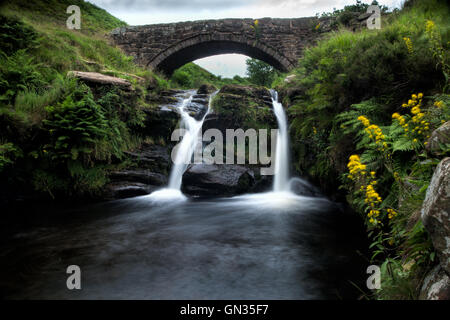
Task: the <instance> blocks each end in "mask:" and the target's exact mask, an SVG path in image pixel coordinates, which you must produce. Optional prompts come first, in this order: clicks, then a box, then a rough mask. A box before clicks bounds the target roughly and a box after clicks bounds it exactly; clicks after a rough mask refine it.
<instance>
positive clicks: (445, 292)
mask: <svg viewBox="0 0 450 320" xmlns="http://www.w3.org/2000/svg"><path fill="white" fill-rule="evenodd" d="M419 299H421V300H449V299H450V279H449V276H448V274H447V273H446V272H445V271H444V269H442V267H441V266H440V265H438V266H436V267H435V268H434V269H433V270H432V271H430V273H429V274H428V275H427V276H426V277H425V279H424V281H423V285H422V288H421V290H420V295H419Z"/></svg>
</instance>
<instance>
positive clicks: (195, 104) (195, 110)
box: [184, 94, 209, 121]
mask: <svg viewBox="0 0 450 320" xmlns="http://www.w3.org/2000/svg"><path fill="white" fill-rule="evenodd" d="M208 104H209V96H208V95H207V94H195V95H193V96H192V100H191V102H190V103H189V104H188V105H187V106H185V107H184V108H185V110H187V111H189V112H191V113H192V114H191V116H192V117H193V118H194V119H195V120H197V121H199V120H201V119H203V117H204V116H205V114H206V111H208Z"/></svg>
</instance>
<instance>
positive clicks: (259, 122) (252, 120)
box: [203, 85, 277, 134]
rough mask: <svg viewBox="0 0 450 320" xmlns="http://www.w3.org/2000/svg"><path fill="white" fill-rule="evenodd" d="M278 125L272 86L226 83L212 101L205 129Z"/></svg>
mask: <svg viewBox="0 0 450 320" xmlns="http://www.w3.org/2000/svg"><path fill="white" fill-rule="evenodd" d="M239 128H241V129H244V130H247V129H250V128H252V129H255V130H257V129H263V128H264V129H270V128H273V129H276V128H277V121H276V118H275V115H274V113H273V111H272V98H271V95H270V92H269V90H267V89H266V88H263V87H251V86H238V85H225V86H223V87H222V89H220V91H219V92H218V93H217V95H216V96H215V97H214V99H213V100H212V103H211V110H210V112H209V113H208V115H207V116H206V118H205V122H204V123H203V131H206V130H208V129H219V130H220V131H222V133H223V134H225V133H226V129H239Z"/></svg>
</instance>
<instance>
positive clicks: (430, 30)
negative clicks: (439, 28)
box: [425, 20, 435, 33]
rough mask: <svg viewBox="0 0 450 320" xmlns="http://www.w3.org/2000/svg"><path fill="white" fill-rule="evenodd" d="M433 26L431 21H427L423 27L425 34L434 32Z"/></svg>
mask: <svg viewBox="0 0 450 320" xmlns="http://www.w3.org/2000/svg"><path fill="white" fill-rule="evenodd" d="M434 27H435V24H434V22H433V21H432V20H427V23H426V25H425V30H426V31H427V33H432V32H433V30H434Z"/></svg>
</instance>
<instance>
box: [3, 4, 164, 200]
mask: <svg viewBox="0 0 450 320" xmlns="http://www.w3.org/2000/svg"><path fill="white" fill-rule="evenodd" d="M73 4H75V5H78V6H80V8H81V11H82V20H81V21H82V24H81V30H68V29H67V28H66V19H67V18H68V14H66V8H67V7H68V6H69V5H73ZM19 17H20V18H19ZM123 25H125V23H124V22H122V21H120V20H118V19H116V18H114V17H113V16H111V15H109V14H108V13H107V12H106V11H104V10H102V9H100V8H98V7H96V6H94V5H92V4H90V3H87V2H84V1H80V0H76V1H68V0H63V1H56V0H54V1H51V0H50V1H45V2H44V1H37V0H36V1H34V0H31V1H24V0H19V1H14V2H9V3H2V4H1V6H0V30H1V35H0V48H1V49H0V137H1V138H0V176H1V178H2V182H4V183H5V184H6V185H7V186H8V189H9V190H8V191H11V192H12V191H13V190H14V189H15V188H17V189H21V190H23V189H26V188H27V187H29V186H30V179H31V182H32V186H33V188H34V190H38V191H43V192H45V193H47V194H49V195H50V196H51V197H54V198H57V197H58V196H62V195H72V196H78V195H92V194H95V193H96V192H97V191H99V190H100V188H101V187H102V186H103V185H104V184H105V183H106V182H107V179H106V176H107V171H108V170H111V169H113V168H114V167H115V166H117V165H120V162H121V161H122V160H123V151H125V150H127V149H130V148H133V147H134V146H136V145H138V144H139V142H140V141H141V140H142V139H145V138H146V137H145V136H142V137H141V135H142V130H139V128H140V127H142V126H143V121H144V110H145V109H147V110H151V109H152V105H151V104H149V101H152V96H154V95H156V94H157V93H158V91H159V90H161V89H164V88H167V87H168V83H167V81H166V80H165V79H164V78H162V77H160V76H158V75H157V74H154V73H153V72H151V71H148V70H145V69H142V68H140V67H138V66H136V65H135V64H134V63H133V61H132V58H131V57H128V56H126V55H124V54H123V53H122V52H121V51H120V50H119V49H117V48H115V47H113V46H111V45H110V44H109V43H108V40H107V39H106V37H105V34H106V33H107V32H108V31H110V30H111V29H113V28H116V27H120V26H123ZM69 70H79V71H96V72H101V73H104V74H109V75H113V76H117V77H121V78H124V79H127V80H129V81H130V82H131V84H132V90H133V94H131V95H130V94H129V93H127V92H126V90H122V89H117V88H113V87H110V86H106V87H104V88H103V89H100V88H89V87H87V86H86V85H84V84H82V83H80V82H78V81H76V80H75V79H71V78H68V77H67V76H66V74H67V72H68V71H69ZM148 88H151V91H149V90H150V89H148ZM6 173H8V174H6ZM29 191H32V190H29Z"/></svg>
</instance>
